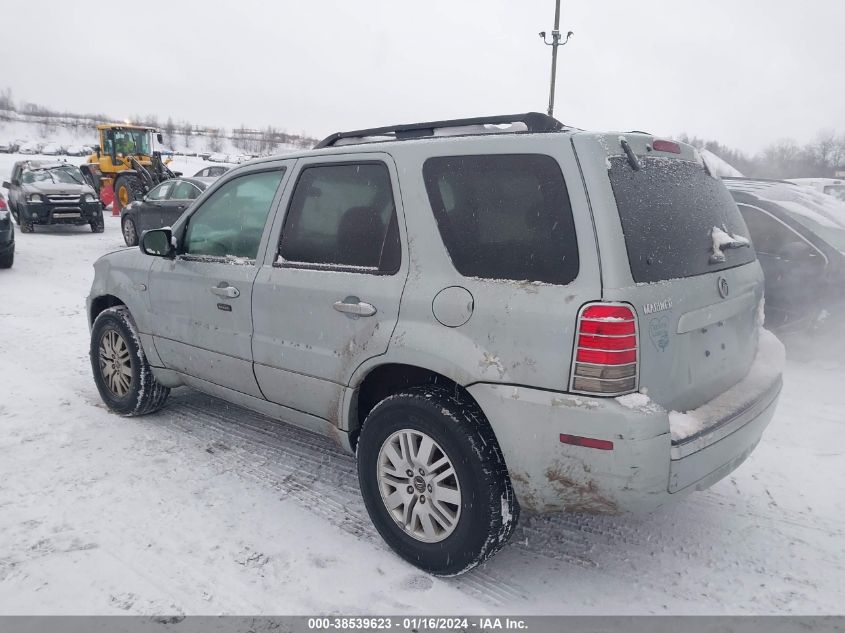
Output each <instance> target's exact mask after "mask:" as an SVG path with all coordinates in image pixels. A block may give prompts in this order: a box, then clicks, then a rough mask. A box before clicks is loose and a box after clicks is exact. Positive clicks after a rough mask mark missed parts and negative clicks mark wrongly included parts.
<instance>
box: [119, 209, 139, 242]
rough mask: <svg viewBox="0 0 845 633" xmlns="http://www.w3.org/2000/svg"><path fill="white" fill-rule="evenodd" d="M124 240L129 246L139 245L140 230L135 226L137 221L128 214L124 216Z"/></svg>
mask: <svg viewBox="0 0 845 633" xmlns="http://www.w3.org/2000/svg"><path fill="white" fill-rule="evenodd" d="M122 229H123V241H124V242H126V245H127V246H138V231H137V229H136V228H135V221H134V220H133V219H132V218H131V217H129V216H127V217H125V218H123V226H122Z"/></svg>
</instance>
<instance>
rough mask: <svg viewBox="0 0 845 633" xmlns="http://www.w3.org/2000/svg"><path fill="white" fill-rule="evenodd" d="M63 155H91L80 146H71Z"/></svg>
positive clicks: (89, 151)
mask: <svg viewBox="0 0 845 633" xmlns="http://www.w3.org/2000/svg"><path fill="white" fill-rule="evenodd" d="M65 154H67V155H68V156H88V155H89V154H91V150H90V149H89V148H87V147H84V146H82V145H71V146H69V147H68V148H67V149H66V150H65Z"/></svg>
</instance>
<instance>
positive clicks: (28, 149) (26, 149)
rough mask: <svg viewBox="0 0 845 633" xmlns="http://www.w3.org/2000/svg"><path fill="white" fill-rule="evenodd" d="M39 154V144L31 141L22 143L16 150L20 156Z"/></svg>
mask: <svg viewBox="0 0 845 633" xmlns="http://www.w3.org/2000/svg"><path fill="white" fill-rule="evenodd" d="M40 152H41V144H40V143H35V142H32V141H29V142H26V143H23V144H22V145H21V146H20V147H19V148H18V153H20V154H38V153H40Z"/></svg>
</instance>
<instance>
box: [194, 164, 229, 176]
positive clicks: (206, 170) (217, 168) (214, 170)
mask: <svg viewBox="0 0 845 633" xmlns="http://www.w3.org/2000/svg"><path fill="white" fill-rule="evenodd" d="M230 169H231V167H229V166H228V165H212V166H211V167H203V168H202V169H200V170H199V171H198V172H197V173H195V174H194V178H219V177H220V176H222V175H223V174H225V173H226V172H227V171H229V170H230Z"/></svg>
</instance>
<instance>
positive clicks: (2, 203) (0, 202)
mask: <svg viewBox="0 0 845 633" xmlns="http://www.w3.org/2000/svg"><path fill="white" fill-rule="evenodd" d="M5 208H6V201H5V200H4V199H3V198H0V209H5Z"/></svg>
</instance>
